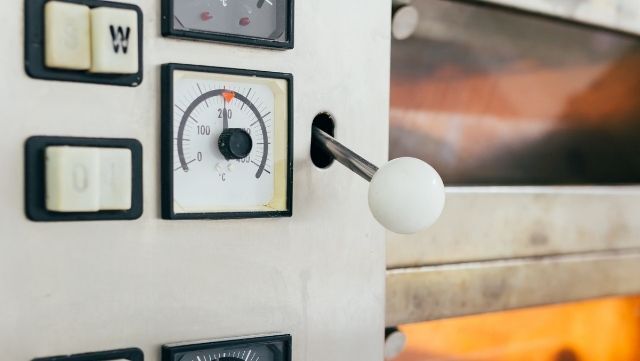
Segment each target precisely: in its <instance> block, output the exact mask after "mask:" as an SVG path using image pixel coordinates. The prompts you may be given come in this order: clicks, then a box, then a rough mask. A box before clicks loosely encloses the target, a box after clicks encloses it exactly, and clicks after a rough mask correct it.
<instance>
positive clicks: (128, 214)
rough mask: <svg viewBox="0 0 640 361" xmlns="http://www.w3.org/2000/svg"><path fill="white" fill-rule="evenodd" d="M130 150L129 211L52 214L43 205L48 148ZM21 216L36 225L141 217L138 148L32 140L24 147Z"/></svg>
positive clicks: (120, 142) (129, 143)
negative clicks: (23, 188) (23, 187)
mask: <svg viewBox="0 0 640 361" xmlns="http://www.w3.org/2000/svg"><path fill="white" fill-rule="evenodd" d="M56 145H58V146H59V145H63V146H64V145H66V146H77V147H99V148H126V149H129V150H131V168H132V169H131V182H132V184H131V208H130V209H128V210H125V211H98V212H52V211H49V210H47V207H46V201H45V191H46V179H45V176H46V174H45V173H46V172H45V159H44V157H45V149H46V148H47V147H48V146H56ZM24 159H25V174H24V177H25V213H26V216H27V218H29V219H30V220H32V221H37V222H61V221H107V220H132V219H138V218H140V216H141V215H142V211H143V207H142V144H140V142H139V141H137V140H136V139H116V138H109V139H107V138H76V137H49V136H33V137H30V138H29V139H27V142H26V143H25V157H24Z"/></svg>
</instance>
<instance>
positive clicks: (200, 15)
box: [162, 0, 293, 48]
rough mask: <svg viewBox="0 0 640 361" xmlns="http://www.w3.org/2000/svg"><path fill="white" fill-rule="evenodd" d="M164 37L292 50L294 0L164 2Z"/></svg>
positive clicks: (193, 0)
mask: <svg viewBox="0 0 640 361" xmlns="http://www.w3.org/2000/svg"><path fill="white" fill-rule="evenodd" d="M162 20H163V24H162V30H163V35H165V36H175V37H181V38H195V39H201V40H212V41H222V42H232V43H238V44H243V45H256V46H266V47H275V48H292V47H293V0H163V16H162Z"/></svg>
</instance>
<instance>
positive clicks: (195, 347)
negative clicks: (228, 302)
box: [162, 335, 291, 361]
mask: <svg viewBox="0 0 640 361" xmlns="http://www.w3.org/2000/svg"><path fill="white" fill-rule="evenodd" d="M255 344H281V345H282V359H281V360H275V361H291V335H276V336H262V337H253V338H241V339H232V340H222V341H212V342H204V343H195V344H186V345H185V344H180V345H164V346H162V361H177V360H176V359H175V358H176V356H177V355H178V354H180V353H184V352H194V351H195V352H197V351H207V350H210V349H215V348H221V347H225V348H232V347H251V345H255Z"/></svg>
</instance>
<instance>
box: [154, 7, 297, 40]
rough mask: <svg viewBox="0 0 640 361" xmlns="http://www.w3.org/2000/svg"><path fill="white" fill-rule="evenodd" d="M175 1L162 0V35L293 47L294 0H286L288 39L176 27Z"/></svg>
mask: <svg viewBox="0 0 640 361" xmlns="http://www.w3.org/2000/svg"><path fill="white" fill-rule="evenodd" d="M174 1H175V0H162V35H163V36H165V37H173V38H182V39H191V40H204V41H213V42H219V43H231V44H238V45H244V46H254V47H260V48H272V49H281V50H285V49H293V32H294V31H293V29H294V26H293V23H294V0H285V1H286V4H287V11H286V13H285V16H286V19H285V31H286V34H287V36H286V40H275V39H266V38H258V37H252V36H243V35H237V34H229V33H218V32H207V31H197V30H181V29H176V28H175V26H174V22H173V17H174V11H173V4H174Z"/></svg>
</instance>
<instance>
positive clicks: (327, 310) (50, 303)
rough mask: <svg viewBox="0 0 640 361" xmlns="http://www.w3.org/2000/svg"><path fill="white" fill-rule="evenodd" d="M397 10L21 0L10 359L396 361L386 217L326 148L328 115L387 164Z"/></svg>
mask: <svg viewBox="0 0 640 361" xmlns="http://www.w3.org/2000/svg"><path fill="white" fill-rule="evenodd" d="M365 8H366V16H359V15H354V14H361V13H362V9H365ZM170 15H172V16H170ZM390 19H391V7H390V6H389V4H388V3H386V2H370V1H364V0H356V1H348V2H345V1H341V0H325V1H321V2H317V1H298V2H296V3H295V4H294V2H293V1H291V0H265V1H262V0H254V1H231V0H207V1H204V0H203V1H169V0H165V1H156V0H137V1H97V0H86V1H85V0H48V1H46V0H37V1H36V0H34V1H32V0H25V1H17V2H11V3H7V4H6V5H5V7H4V8H3V11H2V12H1V13H0V24H2V25H1V26H2V32H1V33H0V41H1V43H2V44H3V50H4V51H3V54H5V55H6V56H5V57H3V59H2V61H1V63H0V65H2V66H1V67H0V77H1V78H2V79H3V85H2V86H0V99H2V101H1V107H0V109H1V110H0V115H1V118H2V119H3V135H4V141H3V142H0V165H1V166H2V169H3V170H4V173H3V174H4V175H5V176H3V177H0V199H2V204H1V205H0V228H1V229H2V230H3V235H2V236H1V237H0V320H2V322H0V350H1V351H2V355H3V357H4V358H5V359H7V360H25V361H26V360H36V359H38V360H48V361H52V360H56V361H62V360H66V361H71V360H74V361H109V360H129V361H142V360H143V359H144V360H150V361H161V360H162V361H175V360H202V359H203V357H206V359H207V360H209V361H211V360H214V359H215V360H227V361H229V360H245V361H258V360H274V361H278V360H281V361H290V360H295V361H304V360H317V359H331V360H355V359H359V360H381V359H382V357H383V356H382V355H383V340H384V282H385V262H384V237H385V232H384V230H383V228H382V227H381V226H380V225H379V224H378V223H376V221H375V219H374V218H373V217H372V216H371V214H370V213H369V210H368V207H367V204H366V201H365V200H366V196H367V185H366V183H363V181H362V180H361V179H359V178H357V177H354V176H353V175H351V174H350V172H349V171H348V170H347V169H345V168H341V167H333V166H332V167H329V168H327V169H319V168H317V167H315V166H314V165H313V163H312V161H311V159H310V155H309V149H310V143H311V130H312V127H311V123H312V121H313V119H314V117H315V116H316V115H317V114H319V113H323V112H326V113H328V114H330V115H331V117H332V118H333V119H334V120H335V134H337V135H339V136H340V138H341V140H342V141H343V142H344V143H345V144H348V145H350V146H353V147H354V148H357V149H358V150H359V152H360V153H361V154H362V155H363V156H366V157H367V158H368V159H370V160H371V161H372V162H374V163H379V164H380V163H384V161H386V159H387V146H386V145H387V142H388V140H387V136H388V111H389V109H388V104H389V95H388V92H389V90H388V89H389V46H390V39H389V38H390ZM294 24H296V25H295V27H294ZM328 24H330V26H329V25H328ZM294 32H295V39H296V41H295V47H294V42H293V39H294ZM275 49H278V50H279V51H275ZM123 85H124V86H123ZM294 85H295V86H294ZM238 218H239V219H238ZM346 315H348V317H345V316H346Z"/></svg>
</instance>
